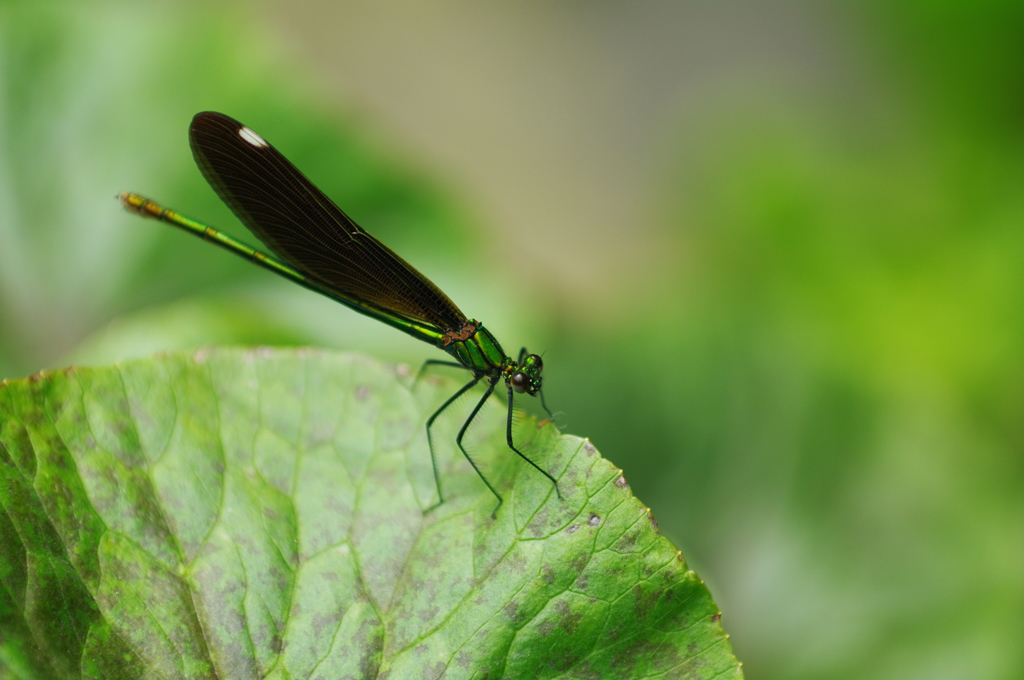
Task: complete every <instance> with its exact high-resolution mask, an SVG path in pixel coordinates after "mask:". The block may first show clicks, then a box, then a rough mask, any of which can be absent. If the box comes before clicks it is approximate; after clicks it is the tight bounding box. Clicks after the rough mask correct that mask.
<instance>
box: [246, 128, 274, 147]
mask: <svg viewBox="0 0 1024 680" xmlns="http://www.w3.org/2000/svg"><path fill="white" fill-rule="evenodd" d="M238 136H239V137H241V138H242V139H244V140H245V141H247V142H249V143H250V144H252V145H253V146H255V147H257V148H261V149H262V148H263V147H265V146H270V145H269V144H267V141H266V140H265V139H263V138H262V137H260V136H259V135H258V134H256V133H255V132H253V131H252V130H250V129H249V128H247V127H244V126H243V127H241V128H239V130H238Z"/></svg>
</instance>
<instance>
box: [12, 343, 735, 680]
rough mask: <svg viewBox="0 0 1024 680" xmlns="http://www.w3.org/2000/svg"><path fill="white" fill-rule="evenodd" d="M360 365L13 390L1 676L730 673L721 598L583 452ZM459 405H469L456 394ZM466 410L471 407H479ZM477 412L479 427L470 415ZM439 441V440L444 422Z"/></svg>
mask: <svg viewBox="0 0 1024 680" xmlns="http://www.w3.org/2000/svg"><path fill="white" fill-rule="evenodd" d="M409 382H410V381H409V378H408V377H407V376H401V375H398V374H396V372H395V371H394V370H393V369H392V368H390V367H387V366H384V365H382V364H379V363H377V362H375V361H373V360H370V359H367V358H365V357H362V356H358V355H349V354H334V353H325V352H316V351H309V350H298V351H293V350H288V351H268V350H250V351H246V350H234V349H223V350H222V349H218V350H203V351H201V352H199V353H197V354H195V355H192V356H188V355H180V354H170V355H163V356H159V357H156V358H153V359H146V360H139V361H132V362H127V363H124V364H119V365H116V366H112V367H105V368H90V369H79V368H72V369H67V370H65V371H62V372H54V373H47V374H44V375H39V376H34V377H33V378H30V379H27V380H19V381H8V382H6V383H4V384H3V386H2V387H0V548H2V550H0V580H2V583H3V586H4V587H3V589H2V591H0V677H3V678H7V677H13V678H78V677H86V678H104V679H109V678H143V677H147V678H149V677H157V678H254V677H270V678H281V679H283V678H346V677H352V678H364V677H382V678H383V677H388V678H408V677H416V678H421V677H427V678H440V677H446V678H485V677H486V678H499V677H500V678H518V677H530V678H569V677H573V678H620V677H621V678H643V677H662V676H664V677H673V678H676V677H678V678H711V677H716V678H730V677H740V676H741V673H740V670H739V664H738V663H737V662H736V659H735V658H734V656H733V654H732V650H731V647H730V644H729V642H728V638H727V636H726V635H725V633H724V632H723V630H722V628H721V626H720V624H719V621H718V619H719V613H718V610H717V608H716V607H715V604H714V603H713V602H712V600H711V597H710V595H709V593H708V591H707V589H706V588H705V587H704V585H703V583H702V582H701V581H700V579H699V578H698V577H697V575H696V574H694V572H692V571H690V570H689V569H688V568H687V566H686V564H685V562H684V561H683V558H682V556H681V554H680V553H679V552H678V551H677V550H676V549H675V548H674V547H673V546H672V545H671V543H669V541H668V540H667V539H665V538H664V537H662V536H661V535H660V534H659V532H658V530H657V524H656V523H655V522H654V519H653V517H652V516H651V514H650V512H649V511H648V510H647V508H645V507H644V506H643V505H642V504H641V503H640V502H639V501H637V500H636V499H635V498H634V497H633V496H632V494H631V493H630V490H629V487H628V485H627V484H626V482H625V479H624V478H623V477H622V473H621V471H620V470H619V469H617V468H616V467H614V466H613V465H612V464H611V463H609V462H608V461H606V460H605V459H603V458H602V457H601V456H600V455H599V454H598V453H597V451H596V450H595V449H594V447H593V446H592V445H591V444H590V443H589V442H588V441H586V440H583V439H579V438H577V437H572V436H568V435H562V434H560V433H559V432H558V431H557V429H556V428H555V427H554V426H553V425H551V424H550V423H544V422H541V423H538V422H537V421H535V420H534V419H531V418H522V419H520V422H518V423H517V425H516V429H515V437H516V441H517V444H518V443H520V442H521V448H522V450H523V451H524V452H526V453H527V455H529V456H530V457H531V458H532V459H533V460H535V461H536V462H537V463H538V464H539V465H541V466H542V467H543V468H544V469H546V470H548V471H549V472H550V473H551V474H552V475H554V476H555V477H556V478H557V479H558V480H559V488H560V489H561V492H562V499H561V500H559V499H558V498H557V496H556V494H555V492H554V488H553V487H552V486H551V484H550V483H549V482H548V481H547V480H546V479H544V478H543V477H541V476H540V475H538V474H537V472H536V471H535V470H533V469H532V468H530V467H529V466H528V465H527V464H526V463H524V462H523V461H521V460H520V459H518V457H516V456H515V455H513V454H512V453H511V452H510V451H508V449H507V448H506V446H505V442H504V436H503V425H504V421H503V417H502V409H501V408H498V407H494V408H491V409H485V410H484V411H483V412H482V415H481V417H480V420H479V423H478V424H477V425H476V426H475V427H474V428H473V429H472V430H471V436H470V437H467V441H468V442H469V446H468V447H467V448H469V449H470V451H471V453H472V455H473V457H474V460H476V461H477V462H478V463H479V464H480V465H481V467H482V468H483V469H484V470H485V473H486V474H487V475H488V478H489V479H490V480H491V481H492V482H493V483H494V484H495V485H496V488H498V489H499V490H500V491H501V493H502V494H503V495H504V497H505V504H504V505H503V506H502V507H501V509H500V510H499V512H498V515H497V518H496V519H492V518H491V516H490V515H491V510H492V509H493V506H494V498H493V496H491V495H490V493H489V492H488V491H487V489H486V488H485V487H484V486H483V484H482V483H481V482H480V480H479V479H478V478H477V477H476V475H475V473H474V472H473V470H472V468H471V467H470V466H469V465H468V464H467V463H466V461H465V459H464V458H462V456H461V455H457V454H458V452H457V450H456V449H455V448H454V445H453V443H452V435H453V433H454V431H455V428H457V427H458V426H459V425H461V421H460V419H459V417H458V416H453V417H452V418H445V419H442V420H441V421H439V422H441V423H442V424H443V427H441V428H440V429H439V431H438V438H437V441H438V442H439V446H438V448H439V464H440V467H441V477H442V484H443V488H444V493H445V497H446V502H445V503H444V504H443V505H441V506H440V507H438V508H437V509H435V510H433V511H430V512H428V513H426V514H424V513H423V508H427V507H429V506H430V505H431V504H432V503H433V502H435V500H436V491H435V489H434V483H433V475H432V472H431V467H430V455H429V452H428V449H427V444H426V437H425V435H424V431H423V423H424V422H425V419H426V416H427V415H429V413H430V412H431V411H432V410H433V409H435V408H437V406H438V405H439V404H440V403H441V401H442V400H443V399H444V397H445V396H446V395H447V394H450V393H451V392H452V391H453V386H454V383H450V382H448V381H441V380H433V379H427V380H424V381H422V382H421V383H420V385H418V386H417V388H416V389H415V391H410V389H409ZM460 406H463V407H466V406H467V405H466V404H460ZM465 410H466V408H463V409H462V411H465ZM461 417H465V416H464V415H463V416H461ZM446 428H447V429H446Z"/></svg>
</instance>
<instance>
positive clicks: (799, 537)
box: [0, 0, 1024, 680]
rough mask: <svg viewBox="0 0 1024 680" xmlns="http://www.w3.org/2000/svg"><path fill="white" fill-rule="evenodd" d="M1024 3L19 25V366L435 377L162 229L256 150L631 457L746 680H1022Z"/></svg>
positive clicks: (223, 12) (14, 332) (120, 13)
mask: <svg viewBox="0 0 1024 680" xmlns="http://www.w3.org/2000/svg"><path fill="white" fill-rule="evenodd" d="M1022 46H1024V3H1020V2H1019V0H1018V1H1017V2H1005V3H1002V2H944V3H931V2H906V3H886V2H856V3H844V4H838V3H835V4H833V3H816V4H815V3H806V4H805V3H794V2H769V3H762V2H722V3H706V2H687V3H650V2H638V3H625V2H563V3H554V2H540V1H535V2H511V1H508V2H493V3H483V4H478V3H476V2H470V1H468V0H460V1H452V2H444V3H441V2H436V1H431V2H412V1H411V0H410V1H408V2H389V3H370V2H363V3H345V4H335V3H330V2H326V1H312V0H300V1H298V2H283V1H282V2H272V1H269V0H268V1H264V2H255V3H242V2H213V1H211V0H206V1H205V2H184V3H169V2H168V3H131V2H120V3H118V2H98V1H92V0H89V1H79V2H74V3H58V2H3V3H2V4H0V131H2V132H0V377H19V376H23V375H27V374H30V373H32V372H35V371H38V370H39V369H42V368H57V367H60V366H63V365H66V364H68V363H92V364H98V363H106V362H110V361H114V360H118V359H122V358H126V357H131V356H141V355H145V354H147V353H150V352H154V351H157V350H159V349H175V348H189V347H195V346H198V345H202V344H212V343H245V344H257V343H259V344H282V345H291V344H314V345H319V346H326V347H333V348H339V349H359V350H363V351H367V352H371V353H373V354H375V355H377V356H381V357H383V358H385V359H388V360H393V361H402V362H405V363H409V364H412V365H417V364H418V363H419V362H420V361H422V359H424V358H426V357H428V356H435V355H436V350H432V348H430V347H428V346H425V345H421V344H419V343H417V342H415V341H414V340H412V339H410V338H408V337H407V336H405V335H402V334H400V333H397V332H395V331H393V330H392V329H390V328H387V327H385V326H383V325H381V324H376V323H374V322H373V321H371V320H369V319H365V318H363V317H361V316H359V315H357V314H353V313H351V312H350V311H348V310H346V309H344V308H341V307H339V306H337V305H335V304H333V303H331V302H329V301H327V300H324V299H320V298H318V296H315V295H312V294H310V293H308V292H307V291H304V290H302V289H299V288H298V287H296V286H293V285H290V284H288V283H287V282H284V281H278V280H276V279H275V278H274V277H272V276H271V275H269V274H267V273H265V272H262V271H260V270H257V269H256V268H254V267H252V266H249V265H247V264H246V263H244V262H242V261H241V260H238V259H237V258H233V257H230V256H228V255H227V254H225V253H223V252H221V251H219V250H216V249H214V248H211V247H209V246H208V245H205V244H202V243H201V242H199V241H198V240H197V239H194V238H189V237H187V236H185V235H183V234H181V233H179V232H176V231H173V230H171V229H170V228H168V227H165V226H163V225H159V224H157V223H155V222H151V221H145V222H144V221H142V220H140V219H138V218H136V217H133V216H131V215H128V214H126V213H124V212H123V211H121V210H120V209H119V208H118V206H117V203H116V201H115V200H114V195H115V194H116V193H117V192H118V191H120V190H124V189H127V190H132V191H137V192H140V193H143V194H145V195H148V196H151V197H153V198H155V199H157V200H160V201H162V202H164V203H165V204H167V205H169V206H172V207H175V208H177V209H179V210H181V211H182V212H184V213H186V214H188V215H192V216H194V217H197V218H199V219H202V220H205V221H209V222H210V223H211V224H214V225H216V226H218V227H220V228H223V229H225V230H227V231H229V232H231V233H233V234H235V235H236V236H239V237H241V238H243V240H248V241H251V240H252V239H251V237H249V235H248V234H247V233H246V232H245V230H244V229H243V228H242V227H240V226H239V225H238V224H237V222H236V221H235V220H234V219H233V218H232V216H231V215H230V213H229V212H228V210H227V209H226V208H225V207H224V206H222V205H221V204H220V202H219V201H218V199H217V198H216V197H215V195H214V194H213V192H212V191H211V190H210V189H209V187H207V186H206V184H205V182H204V181H203V179H202V177H201V176H200V174H199V172H198V171H197V170H196V168H195V167H194V165H193V162H192V159H191V155H190V152H189V148H188V143H187V126H188V122H189V120H190V118H191V116H192V115H193V114H194V113H195V112H197V111H200V110H206V109H213V110H218V111H223V112H225V113H228V114H229V115H232V116H234V117H236V118H238V119H240V120H242V121H244V122H245V123H246V124H248V125H249V126H251V127H253V128H254V129H256V130H257V131H258V132H259V133H260V134H261V135H263V136H264V137H266V138H267V139H268V140H270V141H271V142H272V143H273V144H275V145H276V146H277V147H278V148H280V149H281V150H282V151H283V152H284V153H285V154H287V155H288V157H289V158H291V159H292V160H293V161H294V162H295V163H296V165H298V166H299V167H300V168H302V169H303V170H304V171H305V172H306V173H307V174H308V175H309V176H310V177H311V178H312V179H313V180H314V181H315V182H316V183H317V184H318V185H319V186H321V187H322V188H323V189H324V190H325V191H326V192H327V193H328V194H329V195H330V196H332V197H333V198H334V199H335V200H336V202H338V203H339V205H341V206H342V207H343V209H344V210H346V211H347V212H348V213H349V214H350V215H351V216H352V217H354V218H355V219H356V220H357V221H358V222H360V223H361V224H362V225H363V226H365V227H367V228H368V229H370V230H371V231H372V232H373V233H374V234H375V235H377V236H378V237H380V238H381V240H383V241H384V242H386V243H388V244H389V245H390V246H392V247H393V248H394V249H395V250H396V251H397V252H399V253H401V254H402V255H403V256H405V257H407V258H408V259H409V260H410V261H411V262H413V263H414V264H415V265H416V266H417V267H419V268H420V269H421V270H422V271H423V272H424V273H425V274H427V275H428V276H429V277H431V278H432V279H433V280H434V281H435V282H436V283H438V285H439V286H441V288H442V289H443V290H445V291H446V292H448V293H449V295H450V296H451V297H452V298H453V299H454V300H455V301H456V302H457V303H458V305H459V306H460V307H461V308H462V309H463V310H464V311H465V312H466V313H468V314H470V315H471V316H475V317H477V318H480V319H482V320H484V321H485V322H486V323H487V325H488V327H489V328H491V329H492V330H494V331H495V333H496V335H497V336H498V337H499V338H501V339H502V341H503V342H505V343H508V345H507V346H506V349H508V350H510V351H512V352H514V351H515V350H517V349H518V347H519V345H520V344H526V345H527V346H528V347H529V348H530V349H531V350H533V351H542V352H543V353H544V357H545V363H546V371H545V376H546V378H547V380H546V382H545V392H546V394H547V399H548V403H549V404H551V405H552V406H553V407H554V408H556V409H558V410H559V411H561V412H562V413H563V415H562V416H560V421H561V423H562V425H563V427H564V428H565V429H566V430H567V431H569V432H572V433H575V434H580V435H583V436H589V437H590V438H591V439H592V440H593V441H594V442H595V443H596V444H597V446H598V447H599V448H600V450H601V451H602V453H604V455H605V456H607V457H608V458H610V459H611V460H612V461H614V462H615V463H616V464H618V465H619V466H621V467H623V468H624V470H625V474H626V476H627V478H628V479H629V481H630V483H631V484H632V486H633V488H634V491H635V493H636V494H637V495H638V496H639V497H640V498H641V499H642V500H643V501H644V502H645V503H647V504H648V505H650V507H651V508H652V509H653V511H654V514H655V515H656V516H657V518H658V520H659V521H660V523H661V527H662V529H663V531H664V532H665V534H666V535H667V536H669V537H670V538H671V539H672V540H673V541H674V542H675V543H676V544H677V545H679V546H680V547H681V548H682V550H683V552H684V554H685V555H686V557H687V559H688V560H689V562H690V564H691V565H692V566H693V567H694V568H695V569H697V571H698V573H699V574H700V575H701V576H702V577H703V578H704V579H705V580H706V582H707V583H708V585H709V587H710V589H711V591H712V593H713V595H714V596H715V598H716V600H717V602H718V604H719V606H720V607H721V609H722V611H723V612H724V617H723V623H724V625H725V627H726V629H727V630H728V631H730V633H731V634H732V641H733V643H734V645H735V650H736V653H737V655H738V656H739V658H740V659H741V660H742V661H744V664H745V670H746V672H747V675H748V677H750V678H751V679H753V680H764V679H770V678H771V679H774V678H780V679H781V678H788V679H792V678H808V679H810V678H835V679H839V678H851V679H852V678H900V679H903V680H905V679H908V678H929V679H935V678H951V679H952V678H957V679H959V678H973V679H982V678H1020V677H1024V644H1022V641H1024V462H1022V461H1024V456H1022V453H1024V417H1022V415H1024V353H1022V348H1024V314H1022V310H1024V47H1022Z"/></svg>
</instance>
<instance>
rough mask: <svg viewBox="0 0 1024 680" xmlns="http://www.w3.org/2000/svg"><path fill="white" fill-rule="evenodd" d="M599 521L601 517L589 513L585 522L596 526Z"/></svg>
mask: <svg viewBox="0 0 1024 680" xmlns="http://www.w3.org/2000/svg"><path fill="white" fill-rule="evenodd" d="M600 523H601V518H600V517H598V516H597V515H595V514H594V513H590V517H588V518H587V524H589V525H590V526H592V527H596V526H597V525H598V524H600Z"/></svg>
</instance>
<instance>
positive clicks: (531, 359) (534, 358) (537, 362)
mask: <svg viewBox="0 0 1024 680" xmlns="http://www.w3.org/2000/svg"><path fill="white" fill-rule="evenodd" d="M526 363H528V364H533V365H534V366H536V367H537V370H538V371H539V370H540V369H542V368H544V362H543V361H541V359H540V356H539V355H537V354H531V355H530V356H528V357H526Z"/></svg>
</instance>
